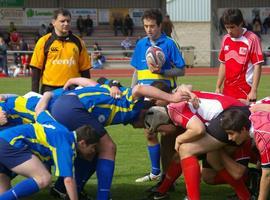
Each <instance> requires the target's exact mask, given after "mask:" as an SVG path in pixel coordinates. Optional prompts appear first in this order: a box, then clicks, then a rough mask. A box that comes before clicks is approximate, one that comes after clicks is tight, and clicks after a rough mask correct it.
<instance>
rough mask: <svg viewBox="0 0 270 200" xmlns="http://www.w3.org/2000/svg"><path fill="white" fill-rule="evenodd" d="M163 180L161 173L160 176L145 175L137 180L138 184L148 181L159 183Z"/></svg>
mask: <svg viewBox="0 0 270 200" xmlns="http://www.w3.org/2000/svg"><path fill="white" fill-rule="evenodd" d="M160 178H161V173H159V174H158V175H154V174H152V173H150V174H148V175H145V176H143V177H141V178H137V179H136V180H135V182H136V183H143V182H147V181H158V180H160Z"/></svg>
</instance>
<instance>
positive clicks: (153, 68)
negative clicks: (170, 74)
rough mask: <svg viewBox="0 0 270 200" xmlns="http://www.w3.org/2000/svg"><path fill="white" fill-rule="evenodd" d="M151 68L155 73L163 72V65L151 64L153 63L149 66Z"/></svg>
mask: <svg viewBox="0 0 270 200" xmlns="http://www.w3.org/2000/svg"><path fill="white" fill-rule="evenodd" d="M149 70H150V71H151V72H152V73H154V74H160V72H161V67H160V66H159V65H153V64H151V65H150V66H149Z"/></svg>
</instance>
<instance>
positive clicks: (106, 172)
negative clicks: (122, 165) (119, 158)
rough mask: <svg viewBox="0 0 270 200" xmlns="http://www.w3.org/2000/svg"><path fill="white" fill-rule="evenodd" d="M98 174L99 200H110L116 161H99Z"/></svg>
mask: <svg viewBox="0 0 270 200" xmlns="http://www.w3.org/2000/svg"><path fill="white" fill-rule="evenodd" d="M96 173H97V179H98V193H97V200H108V199H109V195H110V189H111V184H112V178H113V173H114V161H113V160H107V159H98V163H97V172H96Z"/></svg>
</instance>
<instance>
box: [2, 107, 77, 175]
mask: <svg viewBox="0 0 270 200" xmlns="http://www.w3.org/2000/svg"><path fill="white" fill-rule="evenodd" d="M0 138H1V139H3V140H5V141H6V142H8V143H9V144H10V145H12V146H14V147H16V148H18V149H20V148H24V147H25V146H27V148H28V149H29V150H31V152H32V153H33V154H35V155H36V156H38V157H39V158H40V159H41V160H42V161H44V162H50V161H51V162H53V164H54V166H55V175H56V176H63V177H73V160H74V158H75V156H76V150H75V141H76V135H75V133H73V132H70V131H68V130H67V128H66V127H64V126H63V125H61V124H60V123H58V122H56V121H55V119H54V118H53V117H52V116H51V115H50V114H49V113H48V112H46V111H44V112H42V113H40V114H39V116H38V117H37V123H34V124H24V125H20V126H15V127H12V128H9V129H6V130H3V131H1V132H0Z"/></svg>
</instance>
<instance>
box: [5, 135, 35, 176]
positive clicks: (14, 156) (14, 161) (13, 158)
mask: <svg viewBox="0 0 270 200" xmlns="http://www.w3.org/2000/svg"><path fill="white" fill-rule="evenodd" d="M31 157H32V152H31V151H30V150H29V149H28V148H27V147H24V148H16V147H14V146H12V145H10V144H9V143H8V142H7V141H5V140H4V139H2V138H0V158H1V159H0V173H4V174H6V175H8V176H9V177H11V174H12V173H11V171H10V169H12V168H14V167H16V166H18V165H20V164H22V163H24V162H26V161H27V160H30V159H31Z"/></svg>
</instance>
